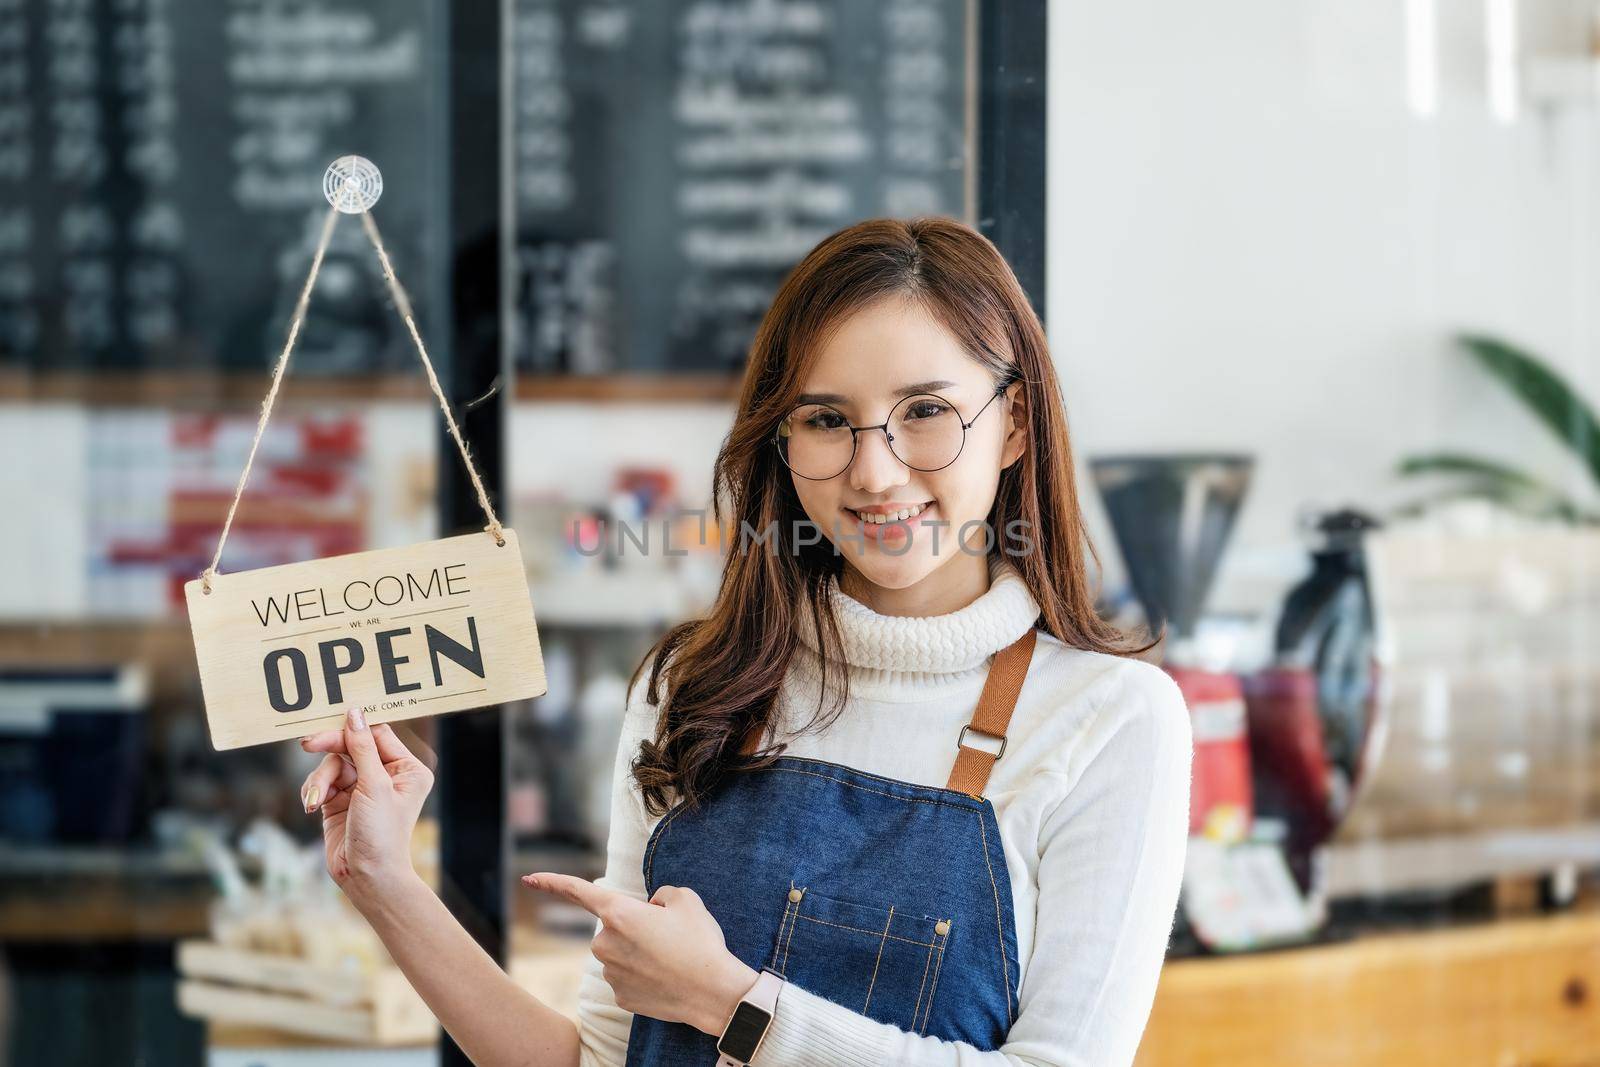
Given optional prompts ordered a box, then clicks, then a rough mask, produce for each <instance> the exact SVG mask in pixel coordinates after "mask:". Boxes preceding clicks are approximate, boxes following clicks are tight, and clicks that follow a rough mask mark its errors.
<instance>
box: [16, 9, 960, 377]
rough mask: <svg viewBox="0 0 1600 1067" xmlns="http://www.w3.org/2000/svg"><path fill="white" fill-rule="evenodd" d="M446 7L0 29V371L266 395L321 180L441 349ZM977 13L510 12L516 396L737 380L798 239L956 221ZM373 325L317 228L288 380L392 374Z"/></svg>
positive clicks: (124, 16) (373, 307) (374, 286)
mask: <svg viewBox="0 0 1600 1067" xmlns="http://www.w3.org/2000/svg"><path fill="white" fill-rule="evenodd" d="M444 2H445V0H0V368H19V367H20V368H32V369H38V370H55V369H69V370H70V369H83V370H93V369H126V370H140V369H156V370H171V369H185V368H215V369H222V370H265V369H267V368H268V367H269V366H270V365H271V362H272V359H273V357H274V356H275V355H276V352H277V349H278V346H279V345H280V344H281V343H282V337H283V332H284V329H285V328H286V325H287V321H288V318H289V313H290V309H291V308H292V306H293V303H294V300H295V298H296V296H297V295H298V289H299V286H300V284H301V281H302V279H303V278H304V274H305V270H306V266H307V263H308V260H309V258H310V255H311V248H312V246H313V245H314V243H315V238H316V232H317V228H318V225H319V223H320V220H321V217H322V214H323V212H324V211H325V204H324V203H323V201H322V199H321V190H320V176H321V173H322V170H323V168H324V167H325V166H326V165H327V163H328V162H329V161H330V160H332V159H333V158H334V157H336V156H339V155H343V154H345V153H357V154H360V155H364V156H367V157H369V158H371V159H372V160H373V161H375V162H376V163H377V164H378V165H379V167H381V168H382V169H383V172H384V174H385V192H384V196H383V200H382V201H381V202H380V204H379V205H378V208H377V210H376V215H377V217H378V220H379V223H380V224H381V225H382V227H383V229H384V232H385V234H386V236H387V238H388V241H389V244H390V249H391V252H392V254H393V256H394V259H395V264H396V268H397V269H398V271H399V272H400V275H401V277H402V278H403V279H405V281H406V283H407V285H408V288H410V289H411V290H412V291H413V295H414V296H415V298H416V302H417V304H418V308H419V313H420V317H421V319H422V322H423V324H424V326H425V328H428V329H430V331H431V332H432V333H434V334H436V335H437V334H439V333H440V332H441V330H442V329H443V323H442V322H435V321H432V318H431V316H430V311H431V310H435V309H437V308H438V302H437V300H431V299H430V297H431V296H433V295H434V294H435V293H437V292H442V283H443V280H444V278H445V277H447V272H448V271H449V270H450V269H451V262H450V253H449V249H448V244H447V234H446V231H445V228H446V225H447V220H446V219H444V218H443V217H442V215H443V212H442V211H441V210H439V206H440V205H443V204H445V203H447V198H446V196H445V190H444V189H443V187H442V184H441V183H443V182H445V181H448V180H449V167H448V160H447V159H445V158H444V155H445V151H446V147H445V146H446V145H447V143H448V139H447V138H446V137H445V136H444V132H445V131H444V130H443V128H442V123H443V122H444V117H445V115H446V114H447V113H448V112H447V108H446V101H445V99H444V97H443V93H444V92H445V87H446V85H447V84H448V79H447V78H446V77H445V76H444V74H445V72H444V68H443V66H442V64H443V63H444V61H445V57H444V55H443V48H442V46H441V45H440V44H439V43H438V42H439V41H440V40H441V30H440V26H441V24H442V21H443V13H444V10H445V9H444V8H443V6H442V5H443V3H444ZM473 2H478V0H473ZM485 2H487V0H485ZM975 10H976V4H975V3H974V0H514V9H513V15H512V18H513V20H514V22H513V25H512V26H511V27H510V33H509V38H510V41H511V46H512V57H511V62H512V64H513V70H512V79H513V92H512V97H511V100H510V106H511V107H512V108H513V109H514V114H513V116H512V122H513V126H512V128H513V130H514V134H513V135H514V138H515V141H514V144H513V145H512V146H511V149H512V151H511V155H512V172H513V179H512V180H513V182H514V187H515V204H516V212H517V223H516V225H517V233H516V241H515V247H516V254H517V264H516V277H517V279H518V287H517V306H516V311H517V314H518V316H519V317H520V325H521V327H522V328H521V329H520V330H519V331H518V348H517V357H516V358H517V362H518V365H519V366H520V367H521V368H522V369H524V370H528V371H535V372H542V373H564V374H608V373H619V372H629V371H646V372H662V371H674V370H694V371H723V370H735V369H737V368H738V367H739V365H740V364H741V362H742V360H743V358H744V355H745V352H746V349H747V346H748V344H749V341H750V338H751V336H752V335H753V333H754V330H755V325H756V322H757V320H758V319H759V318H760V316H761V314H762V313H763V311H764V310H765V309H766V307H767V305H768V303H769V302H770V300H771V297H772V293H773V292H774V290H775V289H776V288H777V285H778V283H779V282H780V281H781V279H782V278H783V276H784V274H786V273H787V271H788V270H789V269H790V268H791V267H792V266H793V265H794V264H795V262H797V261H798V260H799V258H800V257H801V256H802V255H804V254H805V252H806V251H807V250H808V249H810V248H811V247H812V246H813V245H814V244H815V243H816V242H817V241H818V240H820V239H821V238H822V237H824V236H826V235H827V234H829V233H831V232H833V231H834V230H837V229H839V228H840V227H842V226H845V225H848V224H850V223H851V222H854V221H857V220H859V219H862V218H867V217H871V216H875V215H895V216H910V215H917V214H925V213H939V214H948V215H955V216H958V217H965V216H966V215H967V214H968V211H967V209H966V201H967V198H968V196H969V190H970V188H971V182H970V181H969V170H970V156H971V153H970V151H969V143H970V141H971V129H970V125H971V121H970V114H971V110H972V109H971V104H970V85H969V76H968V68H969V61H968V57H969V54H970V52H971V50H972V47H973V40H972V38H973V34H974V32H975V28H974V22H973V19H974V18H975V14H974V12H975ZM469 50H470V49H469V48H465V47H464V49H463V53H462V54H465V53H466V52H468V51H469ZM464 61H470V56H469V57H468V58H467V59H465V60H464ZM488 61H490V62H492V61H493V58H492V57H489V59H488ZM484 121H485V122H489V121H493V119H492V117H491V116H485V117H484ZM386 304H387V300H386V297H385V295H384V291H383V287H382V285H381V283H380V278H379V276H378V274H377V266H376V264H375V262H374V260H373V257H372V254H371V252H370V250H369V249H368V248H367V247H366V245H365V243H364V239H363V237H362V235H361V233H360V229H359V227H356V226H342V227H340V228H339V230H338V232H337V233H336V235H335V240H334V245H333V248H332V250H331V252H330V255H329V259H328V262H327V265H326V266H325V268H324V270H323V273H322V278H321V281H320V282H319V285H318V289H317V294H316V298H315V300H314V301H313V302H312V305H311V315H310V318H309V320H308V322H307V327H306V330H305V332H304V334H303V336H302V340H301V347H300V349H299V350H298V352H297V355H296V364H295V373H296V374H306V375H309V374H351V373H365V372H372V371H385V370H390V369H400V370H405V371H407V372H411V371H413V370H414V358H415V357H414V356H413V355H412V354H411V352H410V351H409V349H408V348H407V346H406V344H405V338H404V336H403V334H402V332H401V327H400V326H399V324H398V323H397V322H396V320H395V318H394V316H393V314H392V312H391V310H390V309H389V308H388V307H387V306H386Z"/></svg>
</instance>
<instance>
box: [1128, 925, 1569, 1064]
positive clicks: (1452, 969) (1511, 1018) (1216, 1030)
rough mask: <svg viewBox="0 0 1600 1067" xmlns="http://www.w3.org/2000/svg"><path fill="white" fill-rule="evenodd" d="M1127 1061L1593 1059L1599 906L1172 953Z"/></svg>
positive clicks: (1492, 1061) (1527, 1061) (1564, 1061)
mask: <svg viewBox="0 0 1600 1067" xmlns="http://www.w3.org/2000/svg"><path fill="white" fill-rule="evenodd" d="M1136 1063H1137V1065H1138V1067H1168V1065H1174V1067H1175V1065H1179V1064H1181V1065H1183V1067H1210V1065H1217V1067H1222V1065H1226V1067H1284V1065H1289V1064H1293V1065H1294V1067H1318V1065H1328V1067H1333V1065H1338V1067H1361V1065H1369V1064H1370V1065H1373V1067H1378V1065H1383V1067H1389V1065H1392V1064H1404V1065H1406V1067H1433V1065H1437V1067H1471V1065H1475V1064H1483V1065H1488V1067H1534V1065H1537V1067H1597V1065H1600V913H1596V912H1592V911H1586V912H1584V913H1581V914H1567V915H1557V916H1547V917H1538V918H1522V919H1502V920H1499V921H1495V922H1489V923H1485V924H1483V925H1481V926H1470V927H1458V928H1452V929H1449V930H1438V931H1421V932H1417V933H1406V934H1392V935H1382V936H1372V937H1365V938H1362V939H1360V940H1357V941H1352V942H1350V943H1348V944H1343V945H1328V946H1316V947H1307V948H1298V949H1286V950H1282V951H1276V952H1266V953H1257V954H1253V955H1247V956H1236V957H1210V958H1204V959H1188V960H1176V961H1173V962H1171V963H1169V964H1167V966H1166V968H1165V970H1164V971H1163V972H1162V977H1161V985H1160V988H1159V989H1158V990H1157V993H1156V1003H1155V1008H1154V1010H1153V1012H1152V1013H1151V1017H1150V1022H1149V1025H1148V1027H1147V1028H1146V1030H1145V1038H1144V1043H1143V1045H1141V1047H1140V1050H1139V1055H1138V1058H1137V1060H1136Z"/></svg>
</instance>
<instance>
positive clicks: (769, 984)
mask: <svg viewBox="0 0 1600 1067" xmlns="http://www.w3.org/2000/svg"><path fill="white" fill-rule="evenodd" d="M782 988H783V975H781V974H779V973H778V972H777V971H772V970H768V969H767V968H765V967H763V968H761V976H760V977H759V978H757V979H756V984H755V985H753V986H751V987H750V991H749V992H748V993H746V994H745V995H744V997H743V998H742V999H741V1000H740V1001H739V1004H738V1006H737V1007H735V1008H734V1009H733V1015H732V1016H730V1017H729V1018H728V1025H727V1026H725V1027H723V1029H722V1036H721V1037H720V1038H718V1039H717V1051H718V1052H719V1053H721V1055H720V1056H718V1057H717V1067H748V1064H749V1063H750V1061H751V1060H753V1059H755V1058H756V1052H757V1050H759V1049H760V1048H761V1039H762V1038H764V1037H766V1036H767V1027H769V1026H771V1025H772V1016H773V1013H774V1012H776V1011H777V1010H778V990H780V989H782Z"/></svg>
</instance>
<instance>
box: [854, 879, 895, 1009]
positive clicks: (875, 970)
mask: <svg viewBox="0 0 1600 1067" xmlns="http://www.w3.org/2000/svg"><path fill="white" fill-rule="evenodd" d="M893 922H894V905H893V904H890V905H889V918H888V919H886V920H884V923H883V937H882V939H880V940H879V941H878V958H877V959H876V960H874V961H873V962H872V980H871V981H869V982H868V983H867V1003H866V1004H863V1005H861V1014H862V1015H865V1014H866V1013H867V1004H871V1003H872V987H873V986H875V985H877V984H878V968H879V967H880V966H881V965H882V964H883V946H885V945H887V944H888V943H889V926H890V924H891V923H893Z"/></svg>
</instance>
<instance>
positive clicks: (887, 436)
mask: <svg viewBox="0 0 1600 1067" xmlns="http://www.w3.org/2000/svg"><path fill="white" fill-rule="evenodd" d="M1021 380H1022V379H1021V376H1020V375H1011V376H1008V377H1007V378H1006V380H1005V381H1003V382H1001V383H1000V384H999V385H997V386H995V390H994V392H993V393H991V394H989V399H988V400H985V401H984V402H983V407H981V408H979V409H978V410H977V411H976V412H974V413H973V416H972V418H970V419H962V418H961V409H960V408H958V407H956V406H955V404H953V403H951V402H950V401H949V400H946V399H945V398H944V397H942V396H940V395H939V394H938V393H912V394H911V395H909V396H905V397H901V398H900V400H898V401H897V402H896V403H895V405H894V407H892V408H890V409H889V417H888V418H887V419H885V420H884V421H882V422H880V423H878V424H877V425H875V426H855V425H852V424H851V422H850V420H849V419H847V418H845V414H844V412H842V411H840V410H839V409H838V408H836V407H834V406H833V405H831V404H817V405H816V406H817V407H820V408H827V409H828V410H829V411H831V412H833V413H834V414H835V415H837V416H839V417H840V418H841V419H844V425H845V428H846V429H848V430H849V431H850V458H849V459H847V460H845V461H844V466H842V467H840V468H839V469H838V470H836V471H834V472H833V473H832V474H830V475H828V476H827V477H825V478H813V477H812V476H811V475H809V474H801V473H800V472H799V471H797V470H795V469H794V468H793V467H792V466H790V465H789V457H788V455H787V454H786V453H785V450H784V447H783V424H784V423H785V422H788V421H789V418H790V415H785V416H784V417H783V418H782V419H780V420H778V425H777V427H776V428H774V429H773V431H772V444H773V447H774V448H776V449H777V451H778V458H779V459H780V460H782V461H783V465H784V466H785V467H788V468H789V473H791V474H793V475H794V476H795V477H796V478H804V479H805V480H806V481H808V482H826V481H831V480H833V479H834V478H837V477H839V475H841V474H843V473H844V472H845V471H847V470H849V469H850V464H852V463H854V462H855V461H856V450H857V449H858V448H859V446H860V442H861V438H860V434H861V433H862V432H863V431H866V430H882V431H883V437H884V441H885V443H886V444H888V446H889V454H890V455H891V456H893V457H894V458H895V459H898V460H900V462H901V463H902V464H904V465H905V467H906V469H908V470H914V471H917V472H919V473H921V474H932V473H934V472H935V471H942V470H944V469H945V468H947V467H949V466H950V465H951V464H953V463H955V461H956V460H958V459H960V458H961V453H963V452H965V451H966V450H967V431H968V430H970V429H971V428H972V424H973V423H975V422H977V421H978V418H979V416H981V415H982V414H983V413H984V412H985V411H987V410H989V405H990V404H993V403H994V402H995V401H996V400H998V399H1000V397H1002V396H1004V395H1005V391H1006V390H1007V389H1010V388H1011V387H1012V386H1013V385H1015V384H1016V383H1017V382H1019V381H1021ZM919 397H932V398H933V399H935V400H937V401H939V403H941V404H943V405H944V406H945V407H947V408H949V409H950V410H951V411H954V412H955V413H956V421H958V422H960V424H961V446H960V447H959V448H957V449H956V454H955V455H953V456H951V457H950V462H949V463H943V464H940V465H939V466H937V467H914V466H912V465H911V464H910V463H906V461H905V460H904V459H901V456H900V453H898V452H896V451H895V450H894V434H892V433H890V432H889V424H890V423H891V422H893V421H894V413H895V412H897V411H899V410H900V408H901V405H903V404H906V403H909V402H910V401H912V400H916V399H917V398H919ZM790 414H791V415H792V414H793V413H792V412H791V413H790Z"/></svg>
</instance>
